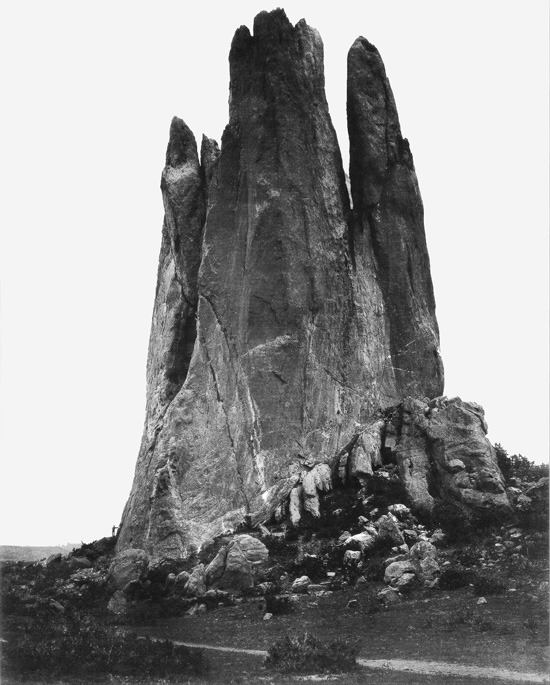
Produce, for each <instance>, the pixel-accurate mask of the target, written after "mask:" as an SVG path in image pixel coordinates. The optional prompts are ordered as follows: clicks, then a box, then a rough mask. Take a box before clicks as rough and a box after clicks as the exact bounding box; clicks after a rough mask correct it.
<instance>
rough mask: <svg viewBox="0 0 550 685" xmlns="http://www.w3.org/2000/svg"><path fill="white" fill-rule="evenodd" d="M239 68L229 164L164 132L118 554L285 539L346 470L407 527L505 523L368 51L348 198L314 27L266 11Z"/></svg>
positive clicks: (359, 48)
mask: <svg viewBox="0 0 550 685" xmlns="http://www.w3.org/2000/svg"><path fill="white" fill-rule="evenodd" d="M229 61H230V107H229V123H228V125H227V127H226V129H225V131H224V134H223V138H222V141H221V151H220V149H219V148H218V146H217V144H216V143H215V141H212V140H209V139H207V138H203V141H202V145H201V151H200V156H199V153H198V151H197V146H196V142H195V139H194V136H193V134H192V133H191V131H190V130H189V128H188V127H187V126H186V125H185V123H184V122H183V121H181V120H180V119H177V118H175V119H174V120H173V122H172V126H171V129H170V140H169V144H168V150H167V154H166V166H165V168H164V171H163V173H162V183H161V188H162V196H163V200H164V207H165V220H164V226H163V232H162V246H161V253H160V260H159V271H158V282H157V292H156V299H155V305H154V312H153V321H152V329H151V338H150V346H149V358H148V364H147V410H146V420H145V428H144V433H143V439H142V445H141V449H140V453H139V456H138V461H137V466H136V472H135V479H134V483H133V486H132V491H131V494H130V497H129V500H128V503H127V505H126V508H125V510H124V513H123V517H122V524H121V528H120V531H119V536H118V545H117V549H118V550H119V551H123V550H125V549H130V548H139V549H142V550H144V551H146V552H147V553H148V554H150V555H153V556H155V557H159V558H161V557H164V558H167V557H168V558H174V559H176V558H182V557H186V556H189V555H190V554H191V553H192V552H193V550H196V549H197V548H200V547H201V545H204V543H205V542H206V541H208V540H210V539H212V538H215V537H216V536H219V535H222V534H226V533H228V532H232V531H234V530H235V529H237V528H238V526H239V525H241V524H242V523H243V522H247V523H248V524H252V525H258V524H261V523H263V522H266V521H268V520H269V519H270V518H271V517H272V516H278V517H280V516H284V515H288V516H290V518H291V519H292V520H293V521H295V522H296V521H298V520H299V519H300V516H301V512H302V511H303V510H304V509H305V510H306V511H309V512H310V513H312V514H313V515H317V514H318V511H319V505H318V498H319V493H320V492H323V491H326V490H328V489H330V487H331V486H332V484H333V482H335V480H336V479H337V478H338V474H340V477H341V479H342V480H344V481H346V480H350V479H351V480H353V479H355V480H356V481H357V479H359V480H365V481H366V480H369V479H371V478H374V477H375V476H376V473H377V470H380V468H381V467H382V466H383V465H384V464H396V465H397V468H398V472H399V477H400V480H401V482H402V485H403V487H404V489H405V495H406V499H407V501H408V502H409V504H410V505H411V506H412V508H413V510H414V511H418V512H420V511H427V512H429V511H431V510H432V508H433V506H434V501H435V499H434V498H441V497H450V498H453V499H454V500H456V501H457V502H459V503H461V504H462V505H463V506H465V507H474V508H479V507H481V508H483V507H487V506H489V507H498V508H501V509H503V510H507V509H508V507H509V505H508V499H507V496H506V494H505V491H504V485H503V482H502V478H501V475H500V473H499V470H498V467H497V463H496V459H495V453H494V450H493V448H492V447H491V445H490V443H489V442H488V440H487V439H486V437H485V433H486V424H485V421H484V417H483V410H482V409H481V408H480V407H478V406H477V405H474V404H468V403H465V402H461V401H460V400H458V399H455V400H446V399H445V398H441V395H442V393H443V367H442V362H441V358H440V355H439V333H438V327H437V321H436V317H435V300H434V294H433V288H432V281H431V276H430V265H429V258H428V251H427V247H426V239H425V233H424V224H423V205H422V200H421V197H420V192H419V188H418V183H417V179H416V175H415V171H414V164H413V159H412V155H411V152H410V148H409V144H408V142H407V140H405V139H404V138H403V137H402V135H401V131H400V126H399V119H398V115H397V110H396V106H395V101H394V98H393V94H392V91H391V88H390V85H389V82H388V79H387V77H386V74H385V70H384V65H383V63H382V60H381V58H380V55H379V53H378V51H377V50H376V48H374V47H373V46H372V45H371V44H370V43H369V42H368V41H366V40H365V39H364V38H359V39H358V40H357V41H356V42H355V43H354V44H353V46H352V48H351V50H350V52H349V58H348V125H349V136H350V148H351V160H350V181H351V198H352V201H351V200H350V196H349V193H348V190H347V187H346V181H345V174H344V169H343V166H342V159H341V154H340V150H339V147H338V141H337V138H336V134H335V131H334V128H333V126H332V123H331V119H330V115H329V111H328V106H327V102H326V98H325V91H324V73H323V44H322V41H321V38H320V36H319V34H318V33H317V31H315V29H313V28H311V27H310V26H308V25H307V24H306V23H305V21H303V20H302V21H300V22H299V23H298V24H296V26H292V25H291V24H290V22H289V21H288V19H287V18H286V15H285V13H284V12H283V11H282V10H276V11H273V12H270V13H267V12H262V13H261V14H259V15H258V16H257V17H256V19H255V21H254V28H253V34H251V33H250V31H249V30H248V28H246V27H244V26H243V27H241V28H239V29H238V30H237V32H236V33H235V36H234V39H233V42H232V45H231V52H230V57H229ZM443 228H444V227H441V230H443ZM437 398H439V399H437ZM234 553H235V554H236V552H234Z"/></svg>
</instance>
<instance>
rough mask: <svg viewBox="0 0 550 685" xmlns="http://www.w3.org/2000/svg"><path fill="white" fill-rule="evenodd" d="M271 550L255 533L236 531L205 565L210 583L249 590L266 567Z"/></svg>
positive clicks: (236, 589)
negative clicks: (237, 533)
mask: <svg viewBox="0 0 550 685" xmlns="http://www.w3.org/2000/svg"><path fill="white" fill-rule="evenodd" d="M268 563H269V552H268V550H267V547H266V546H265V545H264V543H263V542H262V541H261V540H258V538H255V537H253V536H252V535H236V536H235V537H234V538H233V539H232V540H231V541H230V542H229V544H228V545H227V546H225V547H222V548H220V550H219V551H218V553H217V554H216V556H215V557H214V559H213V560H212V561H211V562H210V564H208V566H207V568H206V581H207V583H208V585H209V586H214V587H217V588H220V589H224V590H232V591H235V592H238V591H241V590H246V589H248V588H251V587H252V586H253V585H254V581H255V580H256V579H257V578H258V577H259V576H260V575H261V574H262V572H263V571H265V570H266V569H267V566H268Z"/></svg>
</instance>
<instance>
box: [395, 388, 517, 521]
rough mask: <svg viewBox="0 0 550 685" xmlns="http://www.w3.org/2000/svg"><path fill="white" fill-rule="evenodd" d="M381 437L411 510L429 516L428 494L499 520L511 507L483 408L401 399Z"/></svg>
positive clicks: (454, 401) (447, 401) (449, 401)
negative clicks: (394, 462) (488, 512)
mask: <svg viewBox="0 0 550 685" xmlns="http://www.w3.org/2000/svg"><path fill="white" fill-rule="evenodd" d="M386 436H387V439H388V440H389V441H391V443H392V444H393V445H394V448H393V449H394V454H395V458H396V460H397V464H398V467H399V474H400V477H401V480H402V482H403V483H404V485H405V488H406V491H407V495H408V498H409V501H410V502H411V504H412V508H413V510H414V511H418V512H424V513H430V512H431V511H432V510H433V507H434V499H433V497H432V494H431V493H430V491H429V488H428V483H432V484H434V485H436V488H435V489H434V490H432V492H434V491H435V493H436V494H437V495H438V496H439V497H440V498H441V499H444V500H445V499H449V500H452V501H457V502H459V503H460V504H461V505H462V506H464V507H465V508H468V509H474V510H478V511H482V510H486V509H488V508H490V509H492V510H493V511H495V513H496V514H497V515H500V516H502V517H503V518H505V517H507V516H510V514H511V507H510V503H509V501H508V497H507V495H506V492H505V489H504V481H503V478H502V474H501V473H500V470H499V468H498V464H497V458H496V453H495V450H494V448H493V446H492V445H491V443H490V442H489V440H488V438H487V423H486V421H485V415H484V411H483V408H482V407H480V406H479V405H478V404H475V403H473V402H464V401H463V400H461V399H460V398H458V397H455V398H453V399H448V398H446V397H438V398H435V399H433V400H426V401H424V400H421V399H418V398H412V397H407V398H405V400H404V401H403V402H402V403H401V404H400V405H399V406H398V408H397V409H396V411H394V413H393V414H392V417H391V420H390V422H389V424H388V426H387V428H386Z"/></svg>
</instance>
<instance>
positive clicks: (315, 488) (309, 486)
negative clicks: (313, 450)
mask: <svg viewBox="0 0 550 685" xmlns="http://www.w3.org/2000/svg"><path fill="white" fill-rule="evenodd" d="M331 488H332V478H331V473H330V466H329V465H328V464H316V465H315V466H314V467H313V468H312V469H311V471H309V472H307V473H306V474H305V475H304V476H303V478H302V494H303V497H304V509H305V510H306V511H309V512H310V514H312V515H313V516H315V517H316V518H319V516H320V515H321V514H320V510H319V506H320V505H319V493H320V492H326V491H328V490H330V489H331Z"/></svg>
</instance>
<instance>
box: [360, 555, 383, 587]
mask: <svg viewBox="0 0 550 685" xmlns="http://www.w3.org/2000/svg"><path fill="white" fill-rule="evenodd" d="M385 571H386V563H385V558H384V557H368V558H367V559H365V561H364V562H363V575H364V576H365V579H366V580H368V581H369V582H371V583H381V582H383V580H384V573H385Z"/></svg>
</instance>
